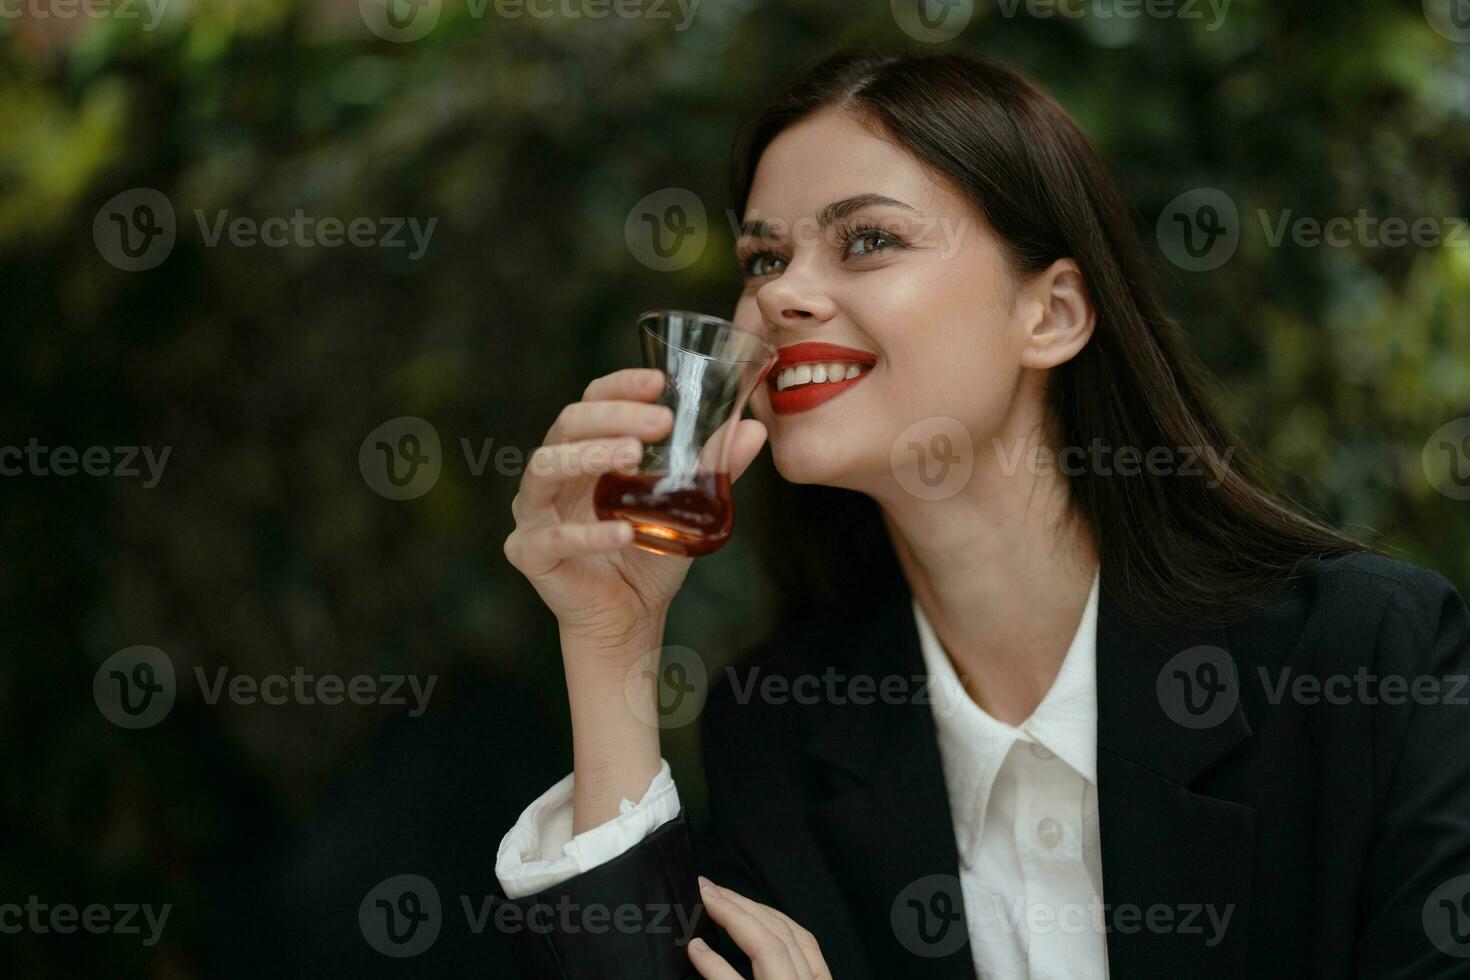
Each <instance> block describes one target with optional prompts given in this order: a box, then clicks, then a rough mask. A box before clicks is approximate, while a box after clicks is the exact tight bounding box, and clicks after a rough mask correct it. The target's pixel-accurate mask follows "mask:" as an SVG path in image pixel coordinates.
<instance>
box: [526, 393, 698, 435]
mask: <svg viewBox="0 0 1470 980" xmlns="http://www.w3.org/2000/svg"><path fill="white" fill-rule="evenodd" d="M673 424H674V412H673V410H672V409H670V408H669V407H668V406H667V405H650V404H648V403H647V402H640V401H629V400H622V401H617V400H606V401H591V402H572V403H571V404H570V405H567V406H566V407H565V408H563V409H562V410H561V414H560V415H558V416H557V417H556V421H555V422H553V423H552V425H551V428H550V429H548V430H546V438H544V439H542V440H541V443H542V445H546V446H553V445H556V444H557V443H559V442H573V441H575V440H577V439H595V438H599V437H602V436H636V437H637V438H639V439H642V440H644V441H645V442H652V441H653V440H655V439H661V438H662V437H663V436H664V435H666V434H667V433H668V431H669V429H670V428H671V427H672V426H673Z"/></svg>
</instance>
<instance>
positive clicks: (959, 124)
mask: <svg viewBox="0 0 1470 980" xmlns="http://www.w3.org/2000/svg"><path fill="white" fill-rule="evenodd" d="M822 109H838V110H841V111H845V112H848V113H851V114H852V115H853V116H854V117H855V118H857V119H859V120H860V121H863V122H865V123H868V124H870V125H872V124H876V125H877V126H878V127H879V129H880V130H881V132H883V133H884V134H885V135H886V136H887V137H888V138H890V139H891V140H893V142H894V143H895V144H896V145H898V146H901V147H903V148H904V149H906V150H907V151H908V152H909V153H911V154H912V155H913V156H914V157H915V158H916V159H918V160H919V161H920V162H921V163H922V164H923V165H925V166H926V167H927V168H929V169H930V170H931V171H933V172H935V173H937V174H939V175H942V176H943V177H944V178H946V179H947V180H948V181H949V182H951V183H952V184H953V185H954V186H955V187H956V188H958V189H959V190H960V191H961V192H963V194H964V195H965V196H966V197H967V198H968V199H969V201H970V202H971V203H972V204H973V205H974V206H975V208H976V209H977V210H978V211H979V213H980V214H981V215H983V216H984V218H985V220H986V222H988V224H989V226H990V228H992V229H993V230H994V231H995V233H996V234H997V235H998V236H999V238H1000V240H1001V243H1002V245H1003V254H1004V255H1005V256H1006V258H1007V261H1008V262H1009V264H1010V266H1011V271H1012V273H1013V274H1014V275H1015V276H1016V277H1017V279H1018V280H1021V279H1024V278H1026V277H1027V276H1028V275H1030V274H1034V273H1037V272H1040V271H1042V270H1044V269H1046V268H1047V267H1048V266H1050V265H1051V264H1052V263H1053V262H1054V261H1056V260H1057V259H1059V258H1064V257H1070V258H1072V259H1073V260H1074V261H1076V263H1077V265H1078V266H1079V267H1080V269H1081V271H1082V275H1083V277H1084V279H1085V281H1086V287H1087V291H1088V295H1089V296H1090V297H1091V300H1092V303H1093V306H1094V309H1095V311H1096V315H1097V323H1096V329H1095V330H1094V332H1093V336H1092V338H1091V339H1090V340H1089V341H1088V343H1087V345H1086V346H1085V347H1084V348H1083V349H1082V350H1081V351H1080V352H1079V353H1078V354H1077V355H1076V356H1075V357H1073V358H1072V359H1071V360H1069V361H1068V362H1066V363H1065V364H1063V365H1060V366H1059V367H1056V368H1053V369H1052V370H1051V373H1050V376H1049V379H1048V388H1047V393H1046V416H1047V430H1048V432H1047V434H1048V435H1049V436H1050V437H1051V438H1052V439H1053V440H1054V441H1055V445H1056V446H1057V447H1058V448H1060V447H1068V446H1076V447H1088V446H1091V445H1094V440H1096V441H1097V443H1100V444H1101V445H1102V446H1104V447H1111V448H1112V449H1113V450H1115V451H1116V450H1117V449H1119V448H1121V447H1130V446H1131V447H1137V448H1138V449H1139V450H1140V451H1141V452H1143V453H1145V454H1146V453H1147V452H1148V451H1149V449H1150V448H1151V447H1166V448H1168V449H1169V450H1170V451H1176V450H1178V449H1180V448H1181V447H1188V448H1189V449H1190V450H1191V451H1193V452H1195V453H1198V458H1199V469H1200V471H1201V475H1200V476H1197V477H1189V476H1184V475H1181V474H1171V475H1160V474H1155V473H1153V472H1151V470H1152V468H1151V467H1141V468H1139V469H1138V472H1137V475H1128V476H1117V475H1105V474H1103V473H1099V472H1097V468H1096V467H1090V466H1083V467H1076V468H1068V469H1066V470H1063V471H1062V472H1064V473H1065V476H1066V480H1067V485H1068V491H1069V507H1070V508H1071V509H1072V512H1073V513H1074V514H1075V515H1076V516H1080V517H1081V518H1082V519H1083V520H1084V521H1085V523H1086V524H1087V526H1088V527H1089V529H1090V530H1091V532H1092V534H1093V536H1094V540H1095V542H1096V545H1097V548H1098V555H1099V559H1100V561H1101V564H1102V568H1103V582H1104V589H1105V591H1106V592H1107V593H1108V594H1109V595H1110V597H1111V598H1113V599H1114V600H1116V601H1117V602H1118V603H1119V604H1120V606H1121V607H1122V608H1123V610H1124V611H1125V612H1126V613H1127V614H1128V615H1130V616H1131V617H1133V618H1134V619H1136V620H1138V621H1140V622H1152V623H1168V624H1193V625H1202V624H1215V625H1218V624H1221V623H1226V622H1230V621H1233V620H1234V619H1237V618H1239V617H1240V616H1241V615H1243V614H1245V613H1246V612H1248V611H1249V610H1251V609H1253V608H1256V607H1258V606H1260V605H1262V604H1265V603H1266V602H1268V601H1269V600H1270V599H1271V598H1272V597H1273V596H1275V595H1276V594H1278V593H1279V591H1280V590H1281V589H1282V588H1283V587H1284V586H1285V585H1286V584H1287V583H1288V582H1289V580H1290V579H1291V578H1293V577H1294V576H1295V575H1297V574H1299V573H1300V572H1301V570H1302V568H1303V566H1304V564H1305V563H1307V562H1310V561H1313V560H1316V559H1326V558H1330V557H1333V556H1336V555H1342V554H1348V553H1351V552H1354V551H1363V550H1367V549H1366V547H1365V546H1364V545H1363V544H1361V543H1359V542H1357V541H1354V540H1353V539H1351V538H1349V537H1347V536H1345V535H1343V534H1341V533H1339V532H1337V531H1336V530H1333V529H1332V528H1330V527H1328V526H1326V525H1324V524H1322V523H1319V522H1317V521H1315V520H1313V519H1311V518H1310V517H1308V516H1307V515H1306V514H1304V513H1302V512H1300V511H1298V510H1296V509H1294V508H1292V507H1290V506H1288V505H1286V504H1285V503H1282V502H1278V501H1277V500H1275V499H1273V498H1272V496H1271V495H1270V494H1269V493H1268V492H1267V491H1266V490H1265V489H1264V488H1263V487H1262V485H1261V484H1260V482H1259V481H1258V480H1257V478H1256V477H1255V476H1254V475H1253V473H1252V472H1251V468H1250V464H1249V462H1248V460H1247V459H1246V458H1245V457H1244V456H1243V455H1242V454H1241V453H1240V452H1239V451H1238V447H1237V448H1236V450H1234V451H1227V446H1229V445H1231V443H1230V440H1229V437H1228V434H1227V432H1226V430H1225V427H1224V426H1223V425H1222V424H1221V422H1220V419H1219V418H1218V417H1217V415H1216V413H1215V411H1214V410H1213V408H1212V407H1211V405H1210V403H1209V401H1208V399H1207V398H1206V394H1205V392H1206V375H1205V374H1204V372H1203V370H1202V368H1201V367H1200V366H1199V364H1198V362H1197V361H1196V360H1195V358H1194V357H1193V355H1192V354H1191V352H1190V351H1189V349H1188V347H1187V345H1186V344H1185V342H1184V340H1183V338H1182V336H1181V334H1180V332H1179V330H1178V328H1177V326H1176V325H1175V324H1174V323H1173V322H1171V321H1170V320H1169V319H1168V317H1167V316H1166V315H1165V313H1164V310H1163V306H1162V303H1161V302H1160V299H1159V294H1158V287H1157V285H1156V284H1155V283H1154V280H1153V276H1152V273H1151V270H1150V267H1149V264H1148V262H1147V260H1146V258H1145V253H1144V248H1143V245H1142V242H1141V240H1140V238H1139V234H1138V229H1137V226H1136V224H1135V221H1134V214H1133V211H1132V209H1131V208H1130V207H1129V206H1128V205H1127V204H1126V202H1125V197H1124V195H1123V193H1122V190H1121V187H1120V185H1119V182H1118V180H1117V178H1116V177H1115V176H1114V175H1113V174H1112V172H1111V171H1110V170H1109V168H1108V166H1107V165H1106V164H1105V162H1104V161H1103V159H1102V157H1101V156H1100V155H1099V153H1098V152H1097V150H1096V149H1095V148H1094V147H1093V146H1092V144H1091V142H1090V141H1089V140H1088V139H1087V137H1086V136H1085V135H1084V134H1083V132H1082V131H1081V129H1080V128H1079V127H1078V126H1077V124H1076V123H1075V122H1074V121H1073V119H1072V118H1071V116H1070V115H1068V113H1067V112H1066V110H1064V109H1063V108H1062V107H1061V106H1060V105H1059V104H1057V102H1056V101H1055V100H1054V99H1052V98H1051V97H1050V96H1049V95H1047V94H1046V93H1045V92H1043V91H1042V90H1041V89H1039V88H1037V87H1036V86H1035V85H1033V84H1031V83H1030V82H1029V81H1027V80H1026V79H1025V78H1023V77H1022V76H1021V75H1019V74H1018V73H1016V72H1015V71H1013V70H1011V69H1009V68H1007V67H1005V66H1003V65H1001V64H998V63H996V62H993V61H990V60H988V59H984V58H980V57H974V56H967V55H961V54H912V53H891V52H881V51H867V50H857V51H844V52H838V53H837V54H835V55H832V56H830V57H828V58H827V59H825V60H823V61H822V62H820V63H819V64H817V65H816V66H815V67H813V68H811V69H809V70H808V71H807V72H806V73H805V74H803V75H802V76H801V77H800V78H799V79H798V80H797V81H796V82H795V83H794V84H793V85H792V86H791V87H790V88H788V89H787V90H786V92H785V93H784V94H783V95H781V96H780V97H779V98H778V99H777V100H776V101H775V102H774V103H772V104H771V105H770V106H769V107H768V108H767V109H766V110H765V111H764V112H762V113H761V114H760V115H759V116H758V117H757V118H755V119H754V120H753V121H752V123H751V124H750V125H748V126H747V127H746V128H745V130H744V131H743V132H742V134H741V137H740V139H739V140H738V141H737V144H736V147H735V150H734V154H733V157H732V161H731V164H732V165H731V180H732V186H731V197H732V199H733V201H734V202H735V206H736V209H737V213H738V214H741V215H743V214H744V213H745V208H746V203H747V200H748V197H749V193H750V184H751V181H752V179H753V178H754V174H755V168H756V164H757V163H758V162H759V160H760V156H761V154H762V152H763V151H764V150H765V148H766V147H767V146H768V145H769V144H770V143H771V141H772V140H773V139H775V137H776V136H777V135H778V134H780V133H781V132H782V131H783V130H785V129H786V128H787V127H789V126H791V125H793V124H794V123H796V122H799V121H801V120H803V119H805V118H807V117H809V116H811V115H812V114H814V113H816V112H817V111H819V110H822ZM763 476H764V478H763V479H761V480H758V481H757V482H758V484H759V486H760V487H761V489H760V490H758V491H757V492H758V493H761V494H762V496H763V500H762V503H763V505H764V513H763V515H762V519H761V521H760V522H759V525H760V528H761V530H760V531H759V532H758V533H757V548H758V549H759V552H760V554H761V557H762V559H763V562H764V564H765V565H766V566H767V571H768V575H769V579H770V581H771V583H772V585H773V586H774V588H775V589H776V590H777V595H778V596H779V597H780V598H781V599H782V600H784V601H785V602H786V604H785V606H784V607H783V608H782V610H781V611H780V615H781V617H783V618H785V617H789V616H798V615H809V614H810V613H811V612H812V609H813V606H818V607H820V606H828V607H832V608H837V609H844V608H846V609H853V608H860V607H861V605H862V604H865V603H867V602H870V601H872V600H873V599H874V598H876V597H877V596H878V595H879V594H881V593H882V592H883V591H884V590H886V589H888V588H890V587H892V585H893V584H894V578H895V576H899V575H901V570H900V567H899V565H898V561H897V556H896V554H895V553H894V549H893V544H892V541H891V540H890V539H889V537H888V532H887V529H886V528H885V526H884V524H883V522H882V517H881V514H880V512H879V510H878V505H877V504H876V502H875V501H873V500H872V499H871V498H869V497H867V496H866V495H863V494H859V493H856V492H854V491H850V490H844V489H840V488H833V487H824V486H817V485H804V484H803V485H798V484H790V483H788V482H786V481H784V480H781V479H779V478H777V477H775V476H774V474H773V473H767V474H763Z"/></svg>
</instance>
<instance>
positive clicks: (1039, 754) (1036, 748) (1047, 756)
mask: <svg viewBox="0 0 1470 980" xmlns="http://www.w3.org/2000/svg"><path fill="white" fill-rule="evenodd" d="M1027 747H1028V748H1030V749H1031V754H1032V755H1034V756H1036V758H1038V759H1040V760H1042V761H1043V762H1049V761H1051V760H1052V759H1055V758H1056V757H1057V755H1056V753H1055V752H1053V751H1052V750H1051V749H1049V748H1047V747H1046V746H1045V745H1042V744H1041V743H1040V742H1031V743H1029V745H1028V746H1027Z"/></svg>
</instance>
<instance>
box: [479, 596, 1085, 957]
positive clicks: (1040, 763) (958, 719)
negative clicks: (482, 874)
mask: <svg viewBox="0 0 1470 980" xmlns="http://www.w3.org/2000/svg"><path fill="white" fill-rule="evenodd" d="M1097 604H1098V578H1097V576H1094V578H1093V582H1092V593H1091V595H1090V596H1089V597H1088V600H1087V607H1086V609H1085V610H1084V611H1083V613H1082V620H1081V622H1080V623H1079V624H1078V626H1077V630H1076V632H1075V634H1074V636H1073V637H1072V642H1071V645H1070V646H1069V647H1068V649H1067V653H1066V656H1065V658H1064V659H1063V661H1062V666H1061V669H1060V670H1059V671H1058V673H1057V677H1056V680H1055V681H1054V682H1053V683H1052V686H1051V688H1050V689H1049V690H1048V691H1047V693H1046V695H1045V696H1044V697H1043V698H1042V700H1041V704H1039V705H1038V706H1037V708H1036V710H1035V711H1034V712H1033V713H1032V714H1031V717H1029V718H1027V719H1026V720H1025V721H1024V722H1022V723H1021V725H1020V727H1017V728H1013V727H1011V726H1010V725H1007V724H1005V723H1004V722H1001V721H999V720H998V719H996V718H993V717H991V716H990V715H989V714H987V713H986V712H985V711H984V710H982V709H981V708H980V706H979V705H977V704H975V702H974V701H973V700H971V699H970V697H969V695H968V694H966V693H965V691H964V688H963V687H962V686H961V685H960V683H959V677H958V675H957V674H956V673H955V669H954V665H953V664H952V663H951V662H950V660H949V657H948V655H946V654H945V652H944V648H943V647H942V646H941V645H940V643H939V640H938V638H937V637H936V636H935V634H934V629H933V627H932V626H931V625H930V623H929V620H928V618H927V617H925V615H924V612H923V610H922V609H920V607H919V603H918V601H917V600H914V602H913V609H914V620H915V623H916V625H917V626H918V631H919V646H920V649H921V650H922V651H923V654H924V664H925V669H926V671H927V673H928V674H929V675H930V677H931V678H932V681H931V684H930V690H931V691H932V692H933V695H932V698H931V705H932V710H933V713H934V721H935V726H936V728H937V734H938V740H939V754H940V758H941V760H942V762H943V765H944V782H945V787H946V788H947V790H948V793H949V802H950V812H951V815H952V817H953V820H954V832H955V846H956V848H957V850H958V851H959V857H960V886H961V890H962V892H963V893H964V901H965V911H966V916H967V920H968V921H967V922H966V926H967V929H968V932H969V936H970V950H971V952H972V954H973V956H974V963H975V972H976V975H977V976H979V977H980V978H981V980H991V978H1007V980H1009V978H1021V977H1030V978H1034V980H1043V978H1062V977H1066V978H1074V977H1104V978H1105V977H1107V975H1108V969H1107V949H1106V945H1105V940H1106V933H1105V932H1104V931H1103V928H1102V924H1101V923H1102V907H1101V902H1102V899H1101V895H1102V862H1101V851H1100V848H1099V832H1098V817H1097V775H1096V765H1097V683H1096V675H1095V673H1094V670H1095V663H1096V658H1097ZM572 785H573V775H572V774H568V775H567V776H566V777H565V778H563V779H562V780H561V781H559V782H558V783H557V784H556V785H554V786H552V787H551V788H550V789H548V790H547V791H546V792H545V793H543V794H542V795H541V796H540V797H538V798H537V799H536V800H535V802H533V803H532V804H531V805H530V806H528V807H527V808H526V810H525V812H523V813H522V814H521V816H520V819H519V820H517V821H516V825H515V826H514V827H512V828H511V829H510V832H509V833H507V834H506V835H505V837H504V839H503V840H501V842H500V849H499V851H498V853H497V855H496V859H495V875H496V877H497V878H498V879H499V880H500V886H501V888H503V889H504V890H505V894H506V895H507V896H508V897H510V898H522V897H524V896H526V895H532V894H535V893H536V892H538V891H541V890H543V889H546V888H550V887H552V886H553V885H556V884H559V883H561V882H562V881H565V880H567V879H568V878H572V877H575V876H576V875H578V874H581V873H583V872H585V871H590V870H591V869H592V868H595V867H597V866H598V865H600V864H604V863H606V862H607V861H610V860H612V859H613V858H615V857H617V856H618V855H619V854H622V853H623V852H625V851H627V850H629V849H630V848H632V847H633V846H634V845H635V844H637V843H638V842H639V841H640V840H642V839H643V838H644V837H646V836H647V835H648V834H650V833H652V832H653V831H654V830H656V829H657V828H658V827H660V826H662V825H663V824H665V823H667V822H668V821H670V820H673V819H674V818H675V817H677V816H678V815H679V792H678V790H677V789H676V788H675V785H674V780H673V776H672V774H671V772H670V770H669V764H668V762H667V761H664V762H663V763H662V765H661V766H660V768H659V772H658V774H657V775H656V776H654V777H653V781H652V782H651V783H650V785H649V787H648V790H647V791H646V792H645V793H644V796H643V799H641V800H639V801H638V802H637V803H634V802H633V801H631V800H623V801H621V803H620V804H619V808H618V809H619V815H618V816H617V817H615V818H613V819H612V820H609V821H608V822H607V823H605V824H602V825H600V826H597V827H594V828H592V829H591V830H587V831H584V832H582V833H581V834H578V835H576V836H575V837H574V836H572V832H571V831H572Z"/></svg>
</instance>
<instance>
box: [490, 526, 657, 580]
mask: <svg viewBox="0 0 1470 980" xmlns="http://www.w3.org/2000/svg"><path fill="white" fill-rule="evenodd" d="M632 540H633V525H631V524H629V523H628V522H627V521H594V522H592V523H589V524H545V525H542V526H540V527H534V528H525V529H523V528H517V529H516V530H514V531H512V532H511V533H510V536H509V537H507V538H506V539H505V557H506V558H507V559H508V560H509V561H510V563H511V564H512V565H514V566H515V567H516V568H519V569H520V570H521V571H522V572H523V573H525V574H526V575H527V576H530V577H533V578H534V577H535V576H537V575H545V574H546V573H547V572H549V571H551V570H552V569H554V568H555V567H556V566H557V565H559V564H560V563H561V562H562V561H564V560H566V559H568V558H578V557H582V556H584V555H595V554H601V553H602V552H605V551H616V550H618V549H620V548H623V547H624V546H626V545H628V544H629V543H630V542H631V541H632Z"/></svg>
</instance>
